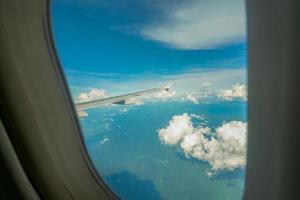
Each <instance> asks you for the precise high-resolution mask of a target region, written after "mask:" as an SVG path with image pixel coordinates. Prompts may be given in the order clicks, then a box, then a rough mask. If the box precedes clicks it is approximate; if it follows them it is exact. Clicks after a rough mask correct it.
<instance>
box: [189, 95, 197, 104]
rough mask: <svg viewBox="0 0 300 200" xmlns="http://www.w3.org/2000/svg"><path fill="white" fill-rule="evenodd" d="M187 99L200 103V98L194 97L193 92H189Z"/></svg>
mask: <svg viewBox="0 0 300 200" xmlns="http://www.w3.org/2000/svg"><path fill="white" fill-rule="evenodd" d="M186 99H187V100H189V101H191V102H193V103H194V104H198V103H199V102H198V100H197V98H196V97H194V96H193V95H192V94H188V95H187V96H186Z"/></svg>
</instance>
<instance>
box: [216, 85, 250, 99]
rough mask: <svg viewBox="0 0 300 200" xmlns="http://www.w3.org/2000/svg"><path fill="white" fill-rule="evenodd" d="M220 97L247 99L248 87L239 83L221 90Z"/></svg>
mask: <svg viewBox="0 0 300 200" xmlns="http://www.w3.org/2000/svg"><path fill="white" fill-rule="evenodd" d="M218 97H219V98H221V99H224V100H229V101H230V100H233V99H241V100H244V101H247V87H246V85H241V84H239V83H237V84H235V85H233V86H232V88H231V89H227V90H221V91H220V92H219V94H218Z"/></svg>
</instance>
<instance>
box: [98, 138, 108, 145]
mask: <svg viewBox="0 0 300 200" xmlns="http://www.w3.org/2000/svg"><path fill="white" fill-rule="evenodd" d="M107 142H109V138H107V137H104V138H103V140H101V141H100V144H101V145H103V144H106V143H107Z"/></svg>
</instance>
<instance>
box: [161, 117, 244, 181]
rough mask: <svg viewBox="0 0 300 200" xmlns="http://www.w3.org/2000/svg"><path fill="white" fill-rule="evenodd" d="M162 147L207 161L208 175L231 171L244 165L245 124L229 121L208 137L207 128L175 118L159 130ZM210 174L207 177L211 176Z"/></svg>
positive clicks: (187, 120)
mask: <svg viewBox="0 0 300 200" xmlns="http://www.w3.org/2000/svg"><path fill="white" fill-rule="evenodd" d="M158 135H159V139H160V140H161V142H162V143H163V144H167V145H176V144H179V145H180V147H181V148H182V149H183V151H184V152H185V154H186V156H187V157H190V156H192V157H194V158H197V159H200V160H203V161H207V162H208V163H209V164H210V166H211V172H217V171H219V170H228V171H232V170H234V169H236V168H239V167H244V166H245V164H246V143H247V142H246V139H247V123H245V122H241V121H230V122H227V123H224V124H223V125H222V126H220V127H218V128H217V129H216V132H215V133H211V129H210V128H209V127H195V126H194V125H193V123H192V121H191V115H188V114H187V113H184V114H182V115H175V116H174V117H173V118H172V120H170V122H169V125H168V126H167V127H166V128H164V129H159V130H158ZM211 172H210V175H211Z"/></svg>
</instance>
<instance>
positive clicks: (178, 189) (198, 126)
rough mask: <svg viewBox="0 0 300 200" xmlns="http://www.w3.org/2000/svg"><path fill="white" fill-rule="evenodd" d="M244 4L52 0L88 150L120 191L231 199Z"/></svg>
mask: <svg viewBox="0 0 300 200" xmlns="http://www.w3.org/2000/svg"><path fill="white" fill-rule="evenodd" d="M244 6H245V5H244V1H242V0H228V1H223V0H213V1H212V0H201V1H200V0H186V1H178V0H166V1H162V0H147V1H140V0H131V1H123V0H116V1H109V0H101V1H100V0H99V1H98V0H88V1H86V0H53V1H52V4H51V12H52V13H51V17H52V26H53V27H52V28H53V34H54V38H55V43H56V47H57V51H58V55H59V57H60V61H61V63H62V66H63V68H64V71H65V74H66V77H67V80H68V84H69V87H70V90H71V92H72V95H73V97H74V101H75V103H76V109H77V113H78V117H79V119H80V123H81V127H82V130H83V136H84V142H85V144H86V147H87V150H88V154H89V155H90V157H91V160H92V161H93V164H94V165H95V167H96V169H97V170H98V172H99V174H100V175H101V176H102V178H103V180H104V181H105V182H106V184H107V185H108V186H109V187H110V188H111V189H112V190H113V191H114V192H115V193H116V194H117V195H118V196H119V197H121V198H122V199H125V200H132V199H143V200H145V199H154V200H155V199H170V200H173V199H174V200H177V199H178V200H185V199H186V200H192V199H205V200H225V199H229V200H234V199H241V198H242V195H243V188H244V175H245V165H246V143H247V141H246V138H247V137H246V134H247V131H246V130H247V118H246V114H247V113H246V108H247V80H246V74H247V60H246V54H247V52H246V49H247V42H246V30H245V27H246V25H245V15H246V14H245V8H244Z"/></svg>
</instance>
